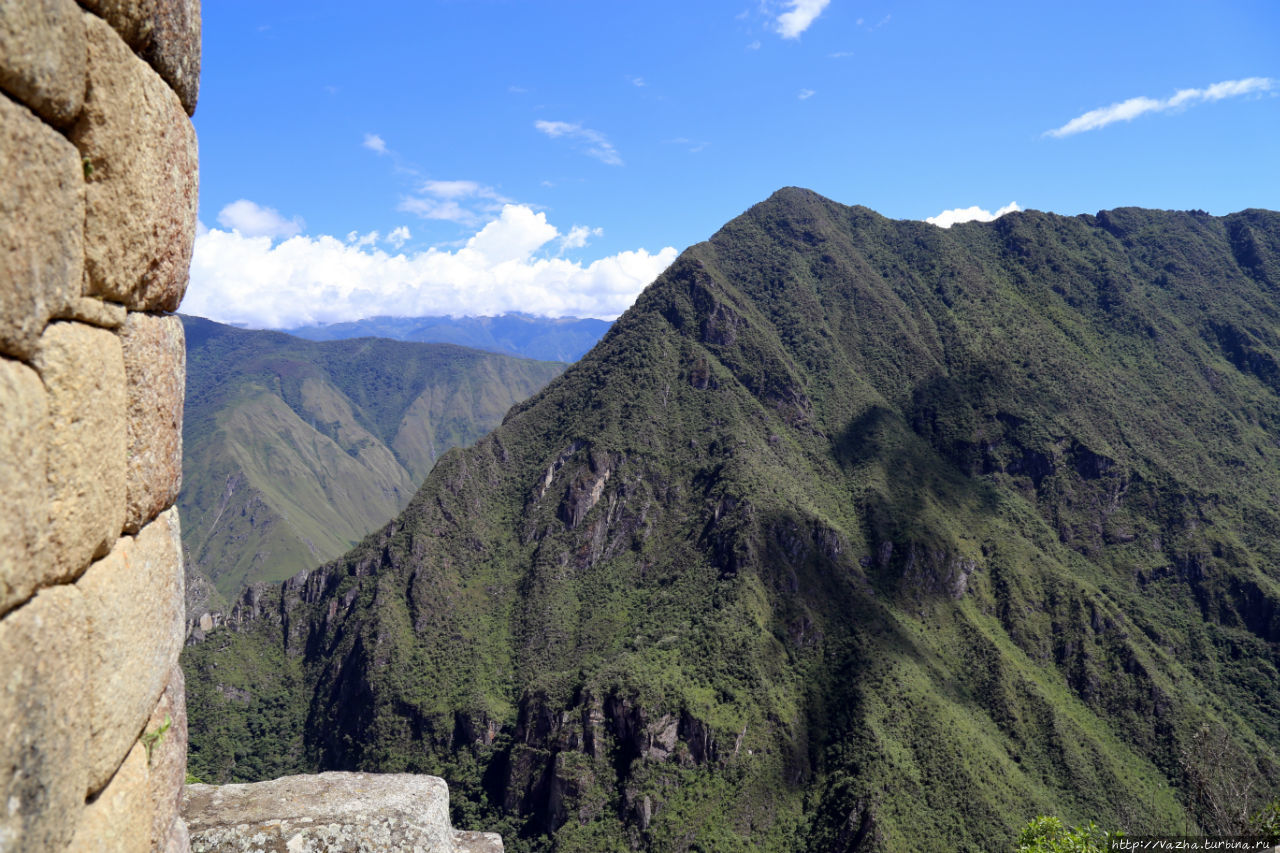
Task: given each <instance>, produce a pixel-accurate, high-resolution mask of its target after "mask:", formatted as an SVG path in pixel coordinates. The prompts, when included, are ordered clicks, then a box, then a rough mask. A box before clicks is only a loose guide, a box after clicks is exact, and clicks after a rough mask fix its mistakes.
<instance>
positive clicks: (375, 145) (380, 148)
mask: <svg viewBox="0 0 1280 853" xmlns="http://www.w3.org/2000/svg"><path fill="white" fill-rule="evenodd" d="M360 144H361V145H363V146H364V147H365V148H368V149H369V150H370V151H376V152H377V153H379V154H386V153H387V143H386V142H385V141H383V139H382V137H381V136H379V135H378V134H376V133H366V134H365V135H364V142H362V143H360Z"/></svg>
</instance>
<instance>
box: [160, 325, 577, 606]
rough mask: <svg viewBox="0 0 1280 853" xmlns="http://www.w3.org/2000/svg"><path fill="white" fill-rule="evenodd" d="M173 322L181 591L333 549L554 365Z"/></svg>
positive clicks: (232, 585) (222, 584)
mask: <svg viewBox="0 0 1280 853" xmlns="http://www.w3.org/2000/svg"><path fill="white" fill-rule="evenodd" d="M183 323H184V327H185V330H186V333H187V342H188V358H187V364H188V380H187V386H188V387H187V406H186V418H185V426H184V430H183V439H184V442H185V458H184V465H183V490H182V495H181V497H180V499H179V506H180V507H181V508H182V513H183V525H184V529H183V540H184V545H185V547H186V549H187V553H188V563H189V565H190V566H191V567H192V568H193V570H194V572H195V575H196V578H197V580H196V583H195V584H193V586H194V587H196V588H197V590H199V589H200V588H202V587H203V585H202V584H201V583H200V580H199V579H200V578H201V577H203V578H205V579H208V580H211V581H212V582H213V584H214V586H215V587H216V592H217V593H220V594H221V595H223V596H226V597H228V598H229V599H230V598H234V597H235V596H236V595H238V594H239V592H240V590H241V589H242V588H243V587H244V586H245V584H246V583H253V582H257V581H273V580H281V579H283V578H286V577H289V576H291V575H293V574H295V573H297V572H298V571H301V570H304V569H310V568H313V567H315V566H317V565H319V564H320V563H322V562H324V561H326V560H330V559H333V558H334V557H336V556H338V555H339V554H341V553H343V552H344V551H346V550H347V549H348V548H350V547H351V546H352V545H353V544H354V543H355V542H357V541H359V540H360V539H361V538H362V537H363V536H364V535H365V534H366V533H368V532H369V531H370V530H373V529H374V528H376V527H378V526H379V525H382V524H385V523H386V521H387V519H389V518H391V517H393V516H394V515H395V514H396V513H398V512H399V511H400V510H401V509H403V508H404V506H405V504H406V503H407V502H408V500H409V498H410V496H412V494H413V492H414V491H415V490H416V489H417V486H418V485H419V484H420V483H421V482H422V479H423V478H424V477H426V475H427V472H428V471H429V470H430V469H431V466H432V465H433V464H434V463H435V460H436V457H437V456H438V455H439V454H441V453H443V452H444V451H445V450H447V449H449V448H450V447H454V446H460V445H465V444H470V443H471V442H473V441H475V440H476V439H477V438H479V437H480V436H481V435H483V434H484V433H485V432H487V431H488V430H490V429H492V428H493V427H494V426H495V425H496V424H497V423H498V421H499V420H500V419H501V417H502V414H503V413H504V412H505V411H506V410H507V408H509V407H510V406H511V404H512V403H514V402H517V401H519V400H522V399H524V398H525V397H528V396H529V395H530V394H532V393H533V392H534V391H536V390H538V389H539V388H541V387H542V386H543V385H545V384H546V382H547V381H549V380H550V379H551V378H552V377H554V376H555V375H556V374H557V373H559V372H560V370H561V369H562V368H563V365H560V364H552V363H545V362H533V361H527V360H524V359H516V358H509V357H505V356H497V355H491V354H488V353H482V352H476V351H473V350H465V349H462V348H461V347H454V346H447V345H432V344H404V343H396V342H392V341H383V340H376V339H364V340H359V341H341V342H334V343H312V342H309V341H303V340H300V339H297V338H292V337H290V336H288V335H283V334H280V333H276V332H253V331H245V330H241V329H235V328H232V327H229V326H223V325H220V324H217V323H213V322H211V321H208V320H203V319H201V318H197V317H184V318H183ZM205 594H206V595H207V594H209V592H208V590H207V589H206V590H205ZM213 599H214V601H216V600H217V595H216V594H215V595H214V596H213ZM194 609H198V608H194ZM193 615H198V614H194V613H193Z"/></svg>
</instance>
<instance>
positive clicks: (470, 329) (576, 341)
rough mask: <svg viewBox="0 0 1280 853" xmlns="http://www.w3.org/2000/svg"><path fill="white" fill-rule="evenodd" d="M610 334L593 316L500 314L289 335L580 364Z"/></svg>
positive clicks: (339, 326)
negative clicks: (402, 343) (370, 340)
mask: <svg viewBox="0 0 1280 853" xmlns="http://www.w3.org/2000/svg"><path fill="white" fill-rule="evenodd" d="M608 330H609V323H608V322H606V321H605V320H596V319H594V318H591V317H533V316H530V315H528V314H501V315H499V316H497V317H370V318H368V319H365V320H355V321H352V322H349V323H329V324H327V325H318V326H299V327H297V328H294V329H286V330H285V331H287V332H289V333H290V334H293V335H297V336H298V337H300V338H308V339H309V340H313V341H336V340H340V339H343V338H364V337H378V338H391V339H393V340H397V341H419V342H423V343H442V344H459V345H461V346H465V347H475V348H476V349H482V350H488V351H489V352H500V353H505V354H507V355H518V356H522V357H524V358H536V359H541V360H543V361H577V360H578V359H580V358H582V356H583V354H585V353H586V351H587V350H589V349H591V348H592V347H593V346H595V344H596V341H598V340H600V337H601V336H602V335H603V334H604V333H605V332H607V331H608Z"/></svg>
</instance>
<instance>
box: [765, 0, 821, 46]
mask: <svg viewBox="0 0 1280 853" xmlns="http://www.w3.org/2000/svg"><path fill="white" fill-rule="evenodd" d="M830 2H831V0H790V3H789V4H788V5H789V6H790V7H791V10H790V11H788V12H783V13H782V14H781V15H779V16H778V20H777V21H776V24H777V29H778V35H780V36H782V37H783V38H784V39H794V38H800V34H801V33H802V32H804V31H805V30H807V29H809V25H810V24H812V23H813V22H814V21H815V20H817V18H818V16H819V15H821V14H822V10H823V9H825V8H827V4H828V3H830Z"/></svg>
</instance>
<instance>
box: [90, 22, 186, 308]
mask: <svg viewBox="0 0 1280 853" xmlns="http://www.w3.org/2000/svg"><path fill="white" fill-rule="evenodd" d="M85 22H86V23H85V31H86V33H87V36H88V44H89V88H88V91H87V93H86V95H85V103H84V110H83V111H82V112H81V114H80V120H79V121H78V122H76V125H75V127H74V128H73V129H72V131H71V141H72V142H74V143H75V144H76V147H77V148H79V149H80V153H81V154H82V155H84V157H85V159H86V161H87V166H86V167H85V168H86V171H87V172H88V184H87V186H86V205H87V209H86V216H85V224H84V229H85V241H84V250H85V266H86V268H87V271H88V281H87V286H88V289H87V292H86V295H90V296H103V297H105V298H107V299H111V300H113V301H117V302H123V303H124V304H125V305H127V306H128V307H130V308H133V309H137V310H144V311H173V310H175V309H177V307H178V303H179V302H181V301H182V295H183V293H184V292H185V291H186V288H187V274H188V271H189V268H190V266H191V248H192V244H193V242H194V240H195V227H196V185H197V169H196V136H195V131H194V130H193V129H192V127H191V120H190V119H188V118H187V115H186V113H185V112H183V110H182V105H181V104H180V103H178V97H177V95H175V94H174V93H173V90H172V89H170V88H169V87H168V86H167V85H165V83H164V81H163V80H161V79H160V78H159V77H158V76H156V73H155V72H154V71H152V70H151V68H150V66H148V65H147V64H146V63H145V62H143V61H142V60H141V59H139V58H138V57H136V56H134V54H133V52H132V51H130V50H129V48H128V46H127V45H126V44H125V43H124V42H123V41H121V40H120V37H119V36H118V35H116V32H115V30H113V29H111V27H110V25H108V24H107V23H106V22H105V21H103V20H101V19H99V18H97V17H95V16H93V15H92V14H89V13H86V14H85Z"/></svg>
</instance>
